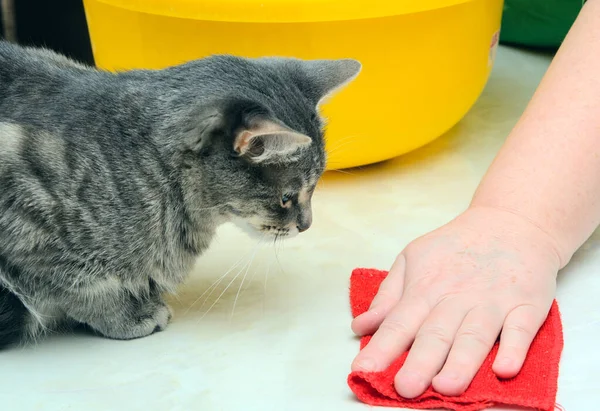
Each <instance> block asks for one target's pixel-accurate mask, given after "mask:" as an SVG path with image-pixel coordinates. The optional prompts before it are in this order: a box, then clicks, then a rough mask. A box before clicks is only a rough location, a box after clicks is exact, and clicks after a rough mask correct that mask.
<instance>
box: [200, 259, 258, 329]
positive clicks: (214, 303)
mask: <svg viewBox="0 0 600 411" xmlns="http://www.w3.org/2000/svg"><path fill="white" fill-rule="evenodd" d="M251 262H252V261H251V260H250V261H249V262H248V263H246V264H244V266H243V267H242V268H241V269H240V270H239V271H238V272H237V274H236V275H234V276H233V278H232V279H231V281H230V282H229V283H228V284H227V286H225V289H224V290H223V291H222V292H221V294H219V295H218V296H217V298H216V300H215V301H214V302H213V303H212V304H211V306H210V307H208V310H206V311H205V312H204V314H202V316H201V317H200V320H202V319H203V318H204V317H206V315H207V314H208V313H209V312H210V310H212V308H213V307H214V306H215V305H216V304H217V303H218V302H219V300H221V297H223V295H224V294H225V293H226V292H227V290H229V287H231V285H232V284H233V283H234V282H235V280H237V278H238V277H239V276H240V274H241V273H242V271H244V269H245V268H246V267H247V266H249V265H250V263H251ZM205 302H206V300H205ZM203 306H204V304H203Z"/></svg>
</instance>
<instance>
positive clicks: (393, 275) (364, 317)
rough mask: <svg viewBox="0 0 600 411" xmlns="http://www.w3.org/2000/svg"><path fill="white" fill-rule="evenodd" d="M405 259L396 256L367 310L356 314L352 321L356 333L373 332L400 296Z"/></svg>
mask: <svg viewBox="0 0 600 411" xmlns="http://www.w3.org/2000/svg"><path fill="white" fill-rule="evenodd" d="M405 267H406V260H405V258H404V255H402V254H400V255H398V257H396V260H395V261H394V264H393V265H392V268H391V269H390V272H389V273H388V275H387V276H386V277H385V279H384V280H383V281H382V283H381V285H380V286H379V290H378V291H377V295H376V296H375V298H374V299H373V301H372V302H371V306H370V307H369V310H368V311H366V312H364V313H363V314H361V315H359V316H357V317H356V318H355V319H354V321H352V331H353V332H354V333H355V334H357V335H367V334H373V333H374V332H375V331H376V330H377V328H378V327H379V326H380V325H381V323H382V322H383V319H384V318H385V316H386V315H388V313H389V312H390V311H391V309H392V308H394V306H395V305H396V304H398V301H400V297H401V296H402V288H403V286H404V271H405Z"/></svg>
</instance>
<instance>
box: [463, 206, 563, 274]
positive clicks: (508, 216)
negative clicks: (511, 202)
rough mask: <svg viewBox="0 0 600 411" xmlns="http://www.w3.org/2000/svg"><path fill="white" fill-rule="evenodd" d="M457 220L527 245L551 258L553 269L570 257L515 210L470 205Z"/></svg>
mask: <svg viewBox="0 0 600 411" xmlns="http://www.w3.org/2000/svg"><path fill="white" fill-rule="evenodd" d="M458 219H463V220H465V221H467V222H477V224H485V225H486V226H487V227H488V228H489V229H490V233H493V235H496V236H499V237H502V238H503V239H504V240H505V241H510V242H514V243H518V242H523V241H527V242H529V243H530V244H531V245H532V247H533V248H534V249H535V250H538V251H539V252H540V253H541V254H544V255H545V257H546V258H550V259H552V260H553V261H554V262H555V263H556V266H557V270H558V269H561V268H563V267H564V266H565V265H566V264H567V263H568V262H569V260H570V259H571V257H572V254H573V252H569V251H568V250H565V249H564V247H562V245H561V244H560V242H559V241H557V239H556V238H555V237H554V236H553V235H552V234H551V233H549V232H548V231H546V230H545V229H544V227H541V226H539V225H538V224H537V223H536V222H535V221H533V220H532V219H531V218H529V217H527V216H525V215H523V214H521V213H520V212H519V211H517V210H512V209H509V208H504V207H501V206H488V205H483V204H478V203H477V202H474V203H472V204H471V205H470V206H469V208H468V209H467V210H466V211H465V212H464V213H463V214H462V215H461V216H460V217H459V218H458Z"/></svg>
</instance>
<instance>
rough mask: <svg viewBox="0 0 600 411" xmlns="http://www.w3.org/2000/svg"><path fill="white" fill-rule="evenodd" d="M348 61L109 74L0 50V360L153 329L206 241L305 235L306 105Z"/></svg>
mask: <svg viewBox="0 0 600 411" xmlns="http://www.w3.org/2000/svg"><path fill="white" fill-rule="evenodd" d="M359 71H360V64H359V63H358V62H357V61H355V60H314V61H302V60H297V59H284V58H263V59H242V58H236V57H231V56H214V57H210V58H206V59H200V60H196V61H192V62H189V63H186V64H183V65H179V66H175V67H171V68H167V69H164V70H156V71H150V70H135V71H127V72H122V73H118V74H112V73H108V72H103V71H99V70H96V69H95V68H91V67H86V66H83V65H80V64H78V63H75V62H73V61H71V60H69V59H67V58H65V57H63V56H60V55H57V54H55V53H53V52H50V51H47V50H40V49H32V48H22V47H18V46H15V45H12V44H9V43H5V42H0V346H5V345H8V344H11V343H14V342H20V341H28V340H32V339H35V338H36V337H37V336H39V335H40V334H41V333H43V331H45V330H55V329H58V328H61V327H62V326H64V325H66V324H84V325H86V326H87V327H90V328H92V329H93V330H95V331H96V332H98V333H100V334H102V335H104V336H106V337H109V338H114V339H132V338H139V337H144V336H147V335H149V334H152V333H153V332H155V331H160V330H163V329H164V328H165V327H166V326H167V323H168V322H169V320H170V317H171V311H170V309H169V307H168V306H167V305H166V304H165V302H164V301H163V299H162V297H161V295H162V294H163V293H165V292H174V291H175V289H176V287H177V285H178V284H180V283H181V282H182V281H183V280H184V279H185V278H186V275H187V274H188V272H189V271H190V269H191V267H192V264H193V263H194V261H195V259H196V258H197V257H198V256H199V255H200V254H202V252H203V251H205V250H206V249H207V247H208V246H209V244H210V242H211V239H212V238H213V235H214V233H215V229H216V228H217V226H219V225H220V224H222V223H225V222H228V221H234V222H238V223H240V224H241V225H243V226H246V227H247V228H249V229H250V230H251V231H253V232H255V233H257V234H259V235H260V236H266V237H272V238H279V237H289V236H292V235H295V234H297V233H299V232H302V231H304V230H306V229H308V228H309V226H310V225H311V196H312V193H313V190H314V188H315V185H316V183H317V180H318V179H319V177H320V176H321V174H322V173H323V171H324V168H325V162H326V158H325V152H324V141H323V132H322V128H323V125H322V121H321V119H320V117H319V115H318V111H317V109H318V105H319V104H320V102H321V101H322V100H323V99H324V98H325V97H326V96H328V95H330V94H331V93H332V92H334V91H335V90H337V89H339V88H340V87H342V86H344V85H345V84H347V83H348V82H349V81H351V80H352V79H353V78H355V77H356V76H357V74H358V72H359Z"/></svg>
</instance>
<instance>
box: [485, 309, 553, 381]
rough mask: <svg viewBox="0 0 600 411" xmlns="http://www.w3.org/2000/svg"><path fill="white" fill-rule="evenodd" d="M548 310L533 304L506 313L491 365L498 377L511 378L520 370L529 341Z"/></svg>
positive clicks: (533, 336)
mask: <svg viewBox="0 0 600 411" xmlns="http://www.w3.org/2000/svg"><path fill="white" fill-rule="evenodd" d="M548 311H549V308H548V310H544V309H540V308H538V307H535V306H533V305H521V306H519V307H517V308H515V309H514V310H512V311H511V312H510V313H509V314H508V316H507V317H506V320H505V321H504V327H502V334H501V335H500V348H499V349H498V354H497V355H496V360H495V361H494V365H493V366H492V370H493V371H494V373H495V374H496V375H497V376H498V377H500V378H512V377H514V376H516V375H517V374H518V373H519V371H521V367H522V366H523V362H525V357H526V356H527V352H528V351H529V347H530V346H531V342H532V341H533V339H534V338H535V336H536V335H537V332H538V331H539V329H540V327H541V326H542V324H543V323H544V321H545V320H546V318H547V317H548Z"/></svg>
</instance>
